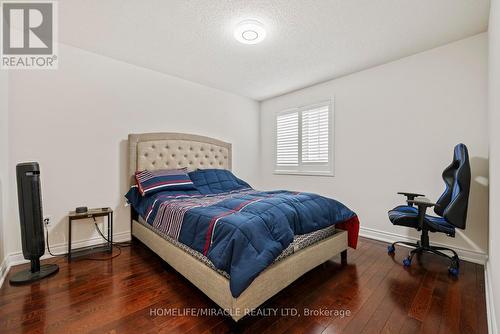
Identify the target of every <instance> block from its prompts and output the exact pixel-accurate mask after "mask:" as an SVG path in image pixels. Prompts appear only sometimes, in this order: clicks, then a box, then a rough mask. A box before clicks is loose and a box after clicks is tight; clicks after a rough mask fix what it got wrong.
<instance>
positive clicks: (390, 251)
mask: <svg viewBox="0 0 500 334" xmlns="http://www.w3.org/2000/svg"><path fill="white" fill-rule="evenodd" d="M395 251H396V247H394V246H393V245H389V246H387V253H388V254H394V252H395Z"/></svg>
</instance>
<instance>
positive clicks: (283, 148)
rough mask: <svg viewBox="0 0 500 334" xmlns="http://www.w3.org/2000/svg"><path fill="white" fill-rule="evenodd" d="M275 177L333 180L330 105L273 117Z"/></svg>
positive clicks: (321, 104)
mask: <svg viewBox="0 0 500 334" xmlns="http://www.w3.org/2000/svg"><path fill="white" fill-rule="evenodd" d="M275 173H277V174H305V175H330V176H333V112H332V103H331V102H330V101H327V102H322V103H317V104H314V105H310V106H306V107H300V108H295V109H290V110H286V111H282V112H280V113H278V114H277V115H276V164H275Z"/></svg>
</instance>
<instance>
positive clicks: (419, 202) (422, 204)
mask: <svg viewBox="0 0 500 334" xmlns="http://www.w3.org/2000/svg"><path fill="white" fill-rule="evenodd" d="M407 202H408V204H415V205H416V206H418V207H419V208H420V207H422V208H424V209H427V208H429V207H432V206H438V204H436V203H432V202H431V201H429V200H428V199H423V198H422V199H420V198H419V199H409V200H408V201H407Z"/></svg>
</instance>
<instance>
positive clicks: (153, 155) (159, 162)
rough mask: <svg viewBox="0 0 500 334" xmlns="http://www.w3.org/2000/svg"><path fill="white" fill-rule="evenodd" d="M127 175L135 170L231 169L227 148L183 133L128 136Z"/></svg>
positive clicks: (229, 154) (229, 148) (202, 137)
mask: <svg viewBox="0 0 500 334" xmlns="http://www.w3.org/2000/svg"><path fill="white" fill-rule="evenodd" d="M128 146H129V174H130V175H131V176H133V175H134V174H135V172H136V171H138V170H145V169H147V170H156V169H170V168H182V167H187V168H188V169H189V170H195V169H197V168H218V169H229V170H230V169H231V144H229V143H225V142H223V141H220V140H217V139H213V138H209V137H204V136H197V135H190V134H185V133H168V132H166V133H141V134H129V135H128Z"/></svg>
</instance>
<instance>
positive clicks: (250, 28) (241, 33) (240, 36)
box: [234, 20, 266, 44]
mask: <svg viewBox="0 0 500 334" xmlns="http://www.w3.org/2000/svg"><path fill="white" fill-rule="evenodd" d="M234 38H236V40H237V41H238V42H240V43H243V44H257V43H260V42H262V41H263V40H264V38H266V30H265V29H264V26H263V25H262V23H260V22H259V21H257V20H245V21H242V22H240V23H239V24H238V26H237V27H236V29H235V30H234Z"/></svg>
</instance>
